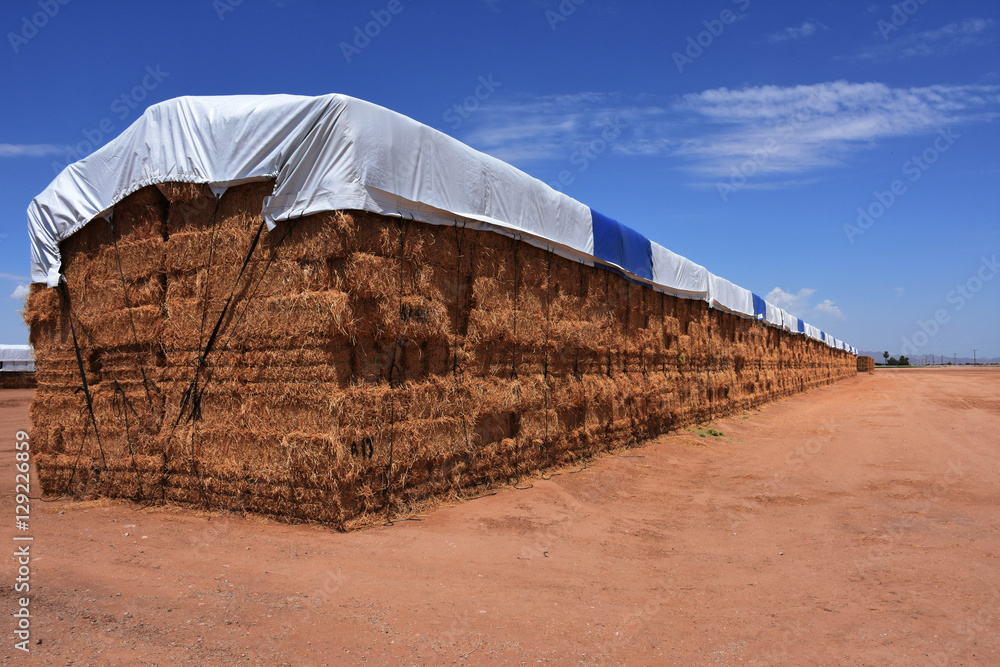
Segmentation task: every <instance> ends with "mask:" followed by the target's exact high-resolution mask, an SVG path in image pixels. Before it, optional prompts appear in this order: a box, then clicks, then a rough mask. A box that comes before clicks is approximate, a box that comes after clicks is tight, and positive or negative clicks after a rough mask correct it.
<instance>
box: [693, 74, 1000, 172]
mask: <svg viewBox="0 0 1000 667" xmlns="http://www.w3.org/2000/svg"><path fill="white" fill-rule="evenodd" d="M679 106H680V108H681V109H683V110H686V111H688V112H689V113H690V114H691V115H692V116H694V118H695V119H696V121H697V120H700V121H701V123H702V124H701V127H703V128H705V130H708V131H704V130H703V131H702V134H701V136H694V137H692V138H691V139H689V140H688V141H686V142H684V144H683V145H682V146H681V147H680V148H679V149H678V150H677V151H676V154H677V155H680V156H682V157H686V158H688V159H689V160H690V169H691V170H693V171H695V172H697V173H701V174H705V175H709V176H714V177H729V176H731V175H732V174H733V173H742V174H744V175H747V173H748V171H750V172H751V175H757V176H759V175H765V174H773V173H799V172H803V171H808V170H811V169H816V168H820V167H830V166H840V165H843V164H844V163H845V161H846V158H847V157H848V156H849V155H851V154H853V153H855V152H858V151H860V150H864V149H867V148H871V147H873V146H874V145H876V143H875V142H877V141H878V140H879V139H883V138H888V137H896V136H908V135H916V134H924V133H932V132H935V131H937V130H938V129H941V128H944V127H946V126H948V125H951V124H958V123H962V122H969V121H972V120H993V119H994V118H997V117H1000V86H928V87H921V88H891V87H889V86H887V85H885V84H882V83H874V82H871V83H851V82H848V81H834V82H830V83H820V84H813V85H807V86H792V87H781V86H756V87H752V88H744V89H741V90H730V89H728V88H716V89H713V90H706V91H703V92H700V93H692V94H688V95H685V96H684V97H683V98H682V100H681V102H680V105H679ZM706 125H707V127H706ZM695 127H699V125H697V124H696V125H695ZM748 161H749V162H748ZM748 165H749V166H748Z"/></svg>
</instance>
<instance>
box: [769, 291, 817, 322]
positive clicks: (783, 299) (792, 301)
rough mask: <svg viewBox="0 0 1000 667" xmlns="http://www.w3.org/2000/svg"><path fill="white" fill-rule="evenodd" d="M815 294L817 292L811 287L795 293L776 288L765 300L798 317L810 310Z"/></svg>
mask: <svg viewBox="0 0 1000 667" xmlns="http://www.w3.org/2000/svg"><path fill="white" fill-rule="evenodd" d="M815 293H816V290H814V289H812V288H809V287H803V288H802V289H800V290H799V291H798V292H794V293H792V292H788V291H785V290H783V289H781V288H780V287H775V288H774V289H773V290H771V291H770V292H768V293H767V296H765V297H764V300H765V301H768V302H770V303H772V304H774V305H775V306H777V307H778V308H783V309H784V310H787V311H788V312H789V313H791V314H792V315H795V316H796V317H798V316H799V313H803V312H805V311H806V309H808V308H809V297H811V296H812V295H813V294H815Z"/></svg>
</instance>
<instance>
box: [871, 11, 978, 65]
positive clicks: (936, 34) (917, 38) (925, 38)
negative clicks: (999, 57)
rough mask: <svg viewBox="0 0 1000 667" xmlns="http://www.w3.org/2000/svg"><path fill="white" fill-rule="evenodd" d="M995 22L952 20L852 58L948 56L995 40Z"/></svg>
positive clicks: (900, 37)
mask: <svg viewBox="0 0 1000 667" xmlns="http://www.w3.org/2000/svg"><path fill="white" fill-rule="evenodd" d="M995 25H996V22H995V21H994V20H993V19H981V18H973V19H965V20H963V21H956V22H954V23H949V24H948V25H946V26H943V27H941V28H938V29H936V30H924V31H922V32H915V33H910V34H905V35H904V34H898V35H895V36H893V38H892V39H891V40H890V41H888V42H887V43H885V44H880V45H878V46H876V47H874V48H871V49H866V50H864V51H861V52H859V53H857V54H855V55H854V56H853V58H854V59H855V60H879V61H886V60H906V59H908V58H928V57H931V56H948V55H952V54H954V53H959V52H961V51H966V50H969V49H974V48H978V47H981V46H986V45H987V44H990V43H991V42H993V41H996V39H997V32H996V30H995Z"/></svg>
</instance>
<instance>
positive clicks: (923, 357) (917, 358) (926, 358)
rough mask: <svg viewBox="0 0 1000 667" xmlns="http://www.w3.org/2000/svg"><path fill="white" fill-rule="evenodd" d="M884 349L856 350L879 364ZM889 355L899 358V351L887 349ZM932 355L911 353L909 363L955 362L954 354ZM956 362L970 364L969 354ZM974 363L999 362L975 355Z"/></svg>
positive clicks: (993, 358) (998, 359) (882, 360)
mask: <svg viewBox="0 0 1000 667" xmlns="http://www.w3.org/2000/svg"><path fill="white" fill-rule="evenodd" d="M884 351H885V350H880V351H878V352H872V351H871V350H861V351H860V352H858V354H859V355H861V356H865V357H872V358H873V359H875V363H877V364H881V363H883V362H884V358H883V357H882V352H884ZM889 356H890V357H896V358H897V359H898V358H899V353H898V352H896V353H893V352H892V351H891V350H890V351H889ZM933 356H934V360H933V361H931V355H929V354H913V355H910V364H911V365H914V366H917V365H924V364H927V365H930V364H932V363H933V364H938V365H940V364H947V363H952V364H954V363H956V361H955V357H954V355H952V356H950V357H949V356H945V357H942V356H941V355H940V354H935V355H933ZM957 363H958V365H959V366H961V365H964V364H969V365H970V366H971V365H972V357H971V356H969V357H959V358H958V362H957ZM976 363H977V364H1000V358H997V357H992V358H985V359H984V358H983V357H979V356H977V357H976Z"/></svg>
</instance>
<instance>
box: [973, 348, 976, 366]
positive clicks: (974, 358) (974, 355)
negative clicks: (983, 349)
mask: <svg viewBox="0 0 1000 667" xmlns="http://www.w3.org/2000/svg"><path fill="white" fill-rule="evenodd" d="M972 365H973V366H975V365H976V350H975V349H973V350H972Z"/></svg>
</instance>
